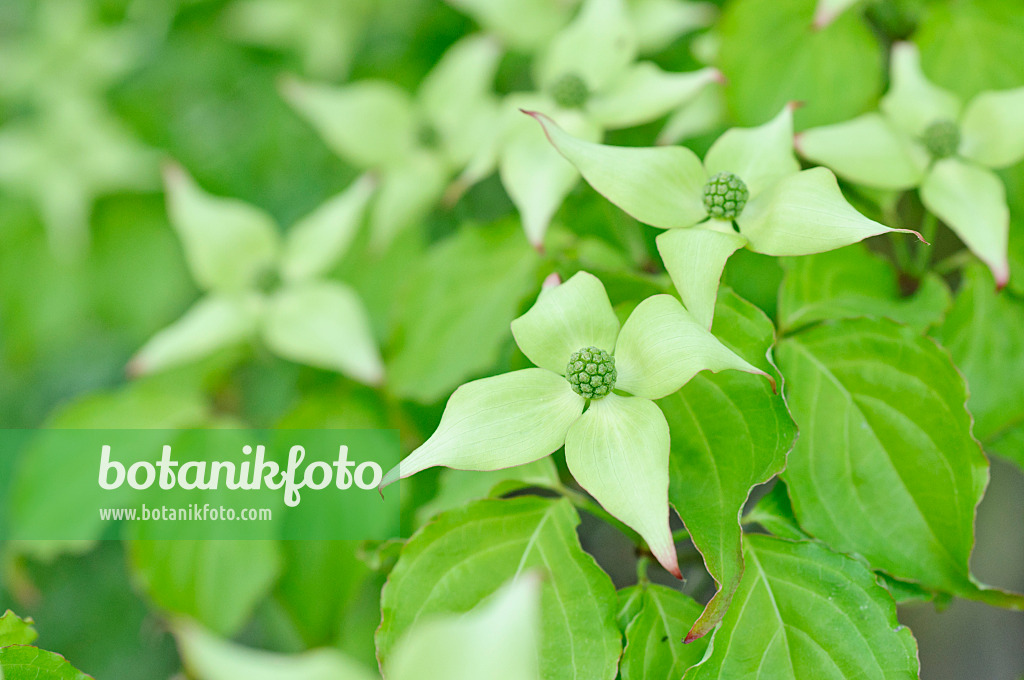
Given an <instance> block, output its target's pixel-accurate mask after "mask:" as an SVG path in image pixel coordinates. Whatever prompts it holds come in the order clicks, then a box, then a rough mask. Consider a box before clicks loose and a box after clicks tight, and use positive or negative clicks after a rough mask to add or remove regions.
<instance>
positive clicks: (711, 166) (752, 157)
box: [704, 105, 800, 198]
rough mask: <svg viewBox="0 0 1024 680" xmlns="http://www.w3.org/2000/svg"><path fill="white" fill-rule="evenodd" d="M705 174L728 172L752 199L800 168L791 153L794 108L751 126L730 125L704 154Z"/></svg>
mask: <svg viewBox="0 0 1024 680" xmlns="http://www.w3.org/2000/svg"><path fill="white" fill-rule="evenodd" d="M704 167H705V168H707V171H708V174H710V175H716V174H718V173H720V172H731V173H732V174H734V175H736V176H737V177H739V178H740V179H741V180H743V182H744V183H745V184H746V185H747V188H748V189H749V190H750V196H751V198H754V197H756V196H757V195H758V194H759V193H761V192H762V191H763V190H764V189H766V188H768V187H769V186H771V185H772V184H773V183H775V182H777V181H778V180H780V179H782V178H783V177H786V176H788V175H792V174H793V173H795V172H798V171H799V170H800V163H799V162H797V160H796V156H795V155H794V154H793V107H792V106H789V105H787V106H784V107H783V108H782V111H780V112H779V115H777V116H775V118H772V119H771V120H770V121H768V122H767V123H765V124H763V125H759V126H757V127H753V128H732V129H731V130H728V131H726V132H725V134H723V135H722V136H721V137H719V138H718V139H717V140H716V141H715V143H714V144H712V145H711V148H710V149H708V153H707V155H706V156H705V157H704Z"/></svg>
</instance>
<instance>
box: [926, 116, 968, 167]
mask: <svg viewBox="0 0 1024 680" xmlns="http://www.w3.org/2000/svg"><path fill="white" fill-rule="evenodd" d="M922 141H924V145H925V147H927V149H928V153H930V154H931V155H932V158H935V159H938V160H941V159H943V158H949V157H950V156H952V155H953V154H955V153H956V152H957V149H959V148H960V128H959V126H957V124H956V123H954V122H953V121H951V120H940V121H937V122H935V123H932V124H931V125H929V126H928V129H927V130H925V131H924V137H923V138H922Z"/></svg>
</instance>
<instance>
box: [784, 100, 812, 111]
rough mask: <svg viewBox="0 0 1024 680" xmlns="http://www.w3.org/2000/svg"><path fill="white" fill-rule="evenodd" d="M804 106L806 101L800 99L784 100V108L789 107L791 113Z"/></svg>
mask: <svg viewBox="0 0 1024 680" xmlns="http://www.w3.org/2000/svg"><path fill="white" fill-rule="evenodd" d="M805 106H807V102H805V101H804V100H802V99H791V100H790V101H788V102H786V108H787V109H789V112H790V113H793V112H794V111H796V110H797V109H802V108H803V107H805Z"/></svg>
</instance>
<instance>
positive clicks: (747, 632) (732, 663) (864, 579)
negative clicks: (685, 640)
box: [686, 535, 918, 680]
mask: <svg viewBox="0 0 1024 680" xmlns="http://www.w3.org/2000/svg"><path fill="white" fill-rule="evenodd" d="M744 556H745V558H746V562H747V570H746V572H745V573H744V575H743V580H742V581H741V583H740V587H739V590H738V591H737V593H736V599H735V601H734V603H733V606H732V608H730V610H729V613H728V614H726V616H725V619H724V620H723V621H722V627H721V629H719V631H718V632H717V633H716V634H715V639H714V643H713V648H712V652H711V654H710V656H709V657H708V658H707V659H706V660H705V661H704V663H703V664H701V665H699V666H697V667H696V668H693V669H691V670H690V671H689V672H688V673H687V674H686V680H703V679H704V678H744V677H758V678H765V679H766V680H774V679H776V678H779V679H787V680H789V679H793V680H795V679H796V678H818V677H828V678H850V679H853V678H857V679H858V680H861V679H868V678H872V679H875V678H884V679H897V678H898V679H900V680H912V679H914V680H916V678H917V673H918V662H917V644H916V642H915V641H914V637H913V635H912V634H911V632H910V630H909V629H908V628H904V627H903V626H900V625H899V622H898V621H897V620H896V607H895V605H894V604H893V601H892V599H891V598H890V597H889V595H888V593H886V591H885V590H884V589H883V588H881V587H880V586H879V585H878V584H877V583H876V582H875V577H874V574H872V573H871V572H870V571H868V569H866V568H865V567H864V566H863V565H862V564H861V563H860V562H857V561H855V560H853V559H850V558H849V557H846V556H844V555H840V554H837V553H834V552H831V551H830V550H828V549H827V548H826V547H824V546H822V545H821V544H818V543H808V542H801V543H793V542H790V541H785V540H782V539H778V538H771V537H768V536H758V535H752V536H748V537H747V540H746V547H745V549H744Z"/></svg>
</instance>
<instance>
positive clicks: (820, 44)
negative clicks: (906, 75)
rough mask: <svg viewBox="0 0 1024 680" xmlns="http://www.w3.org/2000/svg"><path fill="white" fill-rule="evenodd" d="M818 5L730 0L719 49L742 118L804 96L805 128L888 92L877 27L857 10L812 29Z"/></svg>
mask: <svg viewBox="0 0 1024 680" xmlns="http://www.w3.org/2000/svg"><path fill="white" fill-rule="evenodd" d="M814 6H815V0H740V1H739V2H733V3H730V4H729V6H728V8H727V10H726V12H725V14H724V15H723V16H722V21H721V23H720V26H719V30H720V32H721V46H720V52H719V54H720V67H721V69H722V71H723V72H724V73H725V75H726V77H727V78H728V79H729V83H730V85H729V87H728V88H726V98H727V100H728V103H729V110H730V112H731V113H732V115H733V117H734V118H735V120H736V122H738V123H740V124H741V125H756V124H758V123H761V122H762V121H764V120H767V119H768V118H771V117H772V116H774V115H775V114H776V113H777V112H778V111H779V109H781V108H782V107H783V106H784V105H785V104H786V103H787V102H791V101H803V102H806V104H807V106H806V107H804V108H802V109H801V110H800V111H798V112H797V127H798V128H801V129H802V128H805V127H813V126H816V125H826V124H828V123H838V122H839V121H842V120H846V119H848V118H853V117H854V116H856V115H857V114H859V113H863V112H864V111H865V110H867V109H868V108H870V107H871V105H872V104H873V103H874V101H875V99H876V98H877V97H878V95H879V94H880V93H881V89H882V72H883V65H882V52H881V50H880V49H879V48H878V45H877V42H876V40H875V38H874V36H872V34H871V31H870V30H869V29H868V28H867V26H866V25H865V24H864V23H863V22H862V21H861V20H860V17H858V16H856V15H855V14H854V13H852V12H851V13H848V14H846V15H844V16H841V17H839V18H838V19H837V20H836V21H835V22H834V23H832V24H830V25H829V26H828V27H827V28H823V29H821V30H818V31H815V30H812V29H811V22H812V20H813V16H814ZM752 45H758V46H760V47H759V48H758V49H751V46H752ZM782 74H784V75H782ZM836 83H842V87H839V88H837V87H836Z"/></svg>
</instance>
